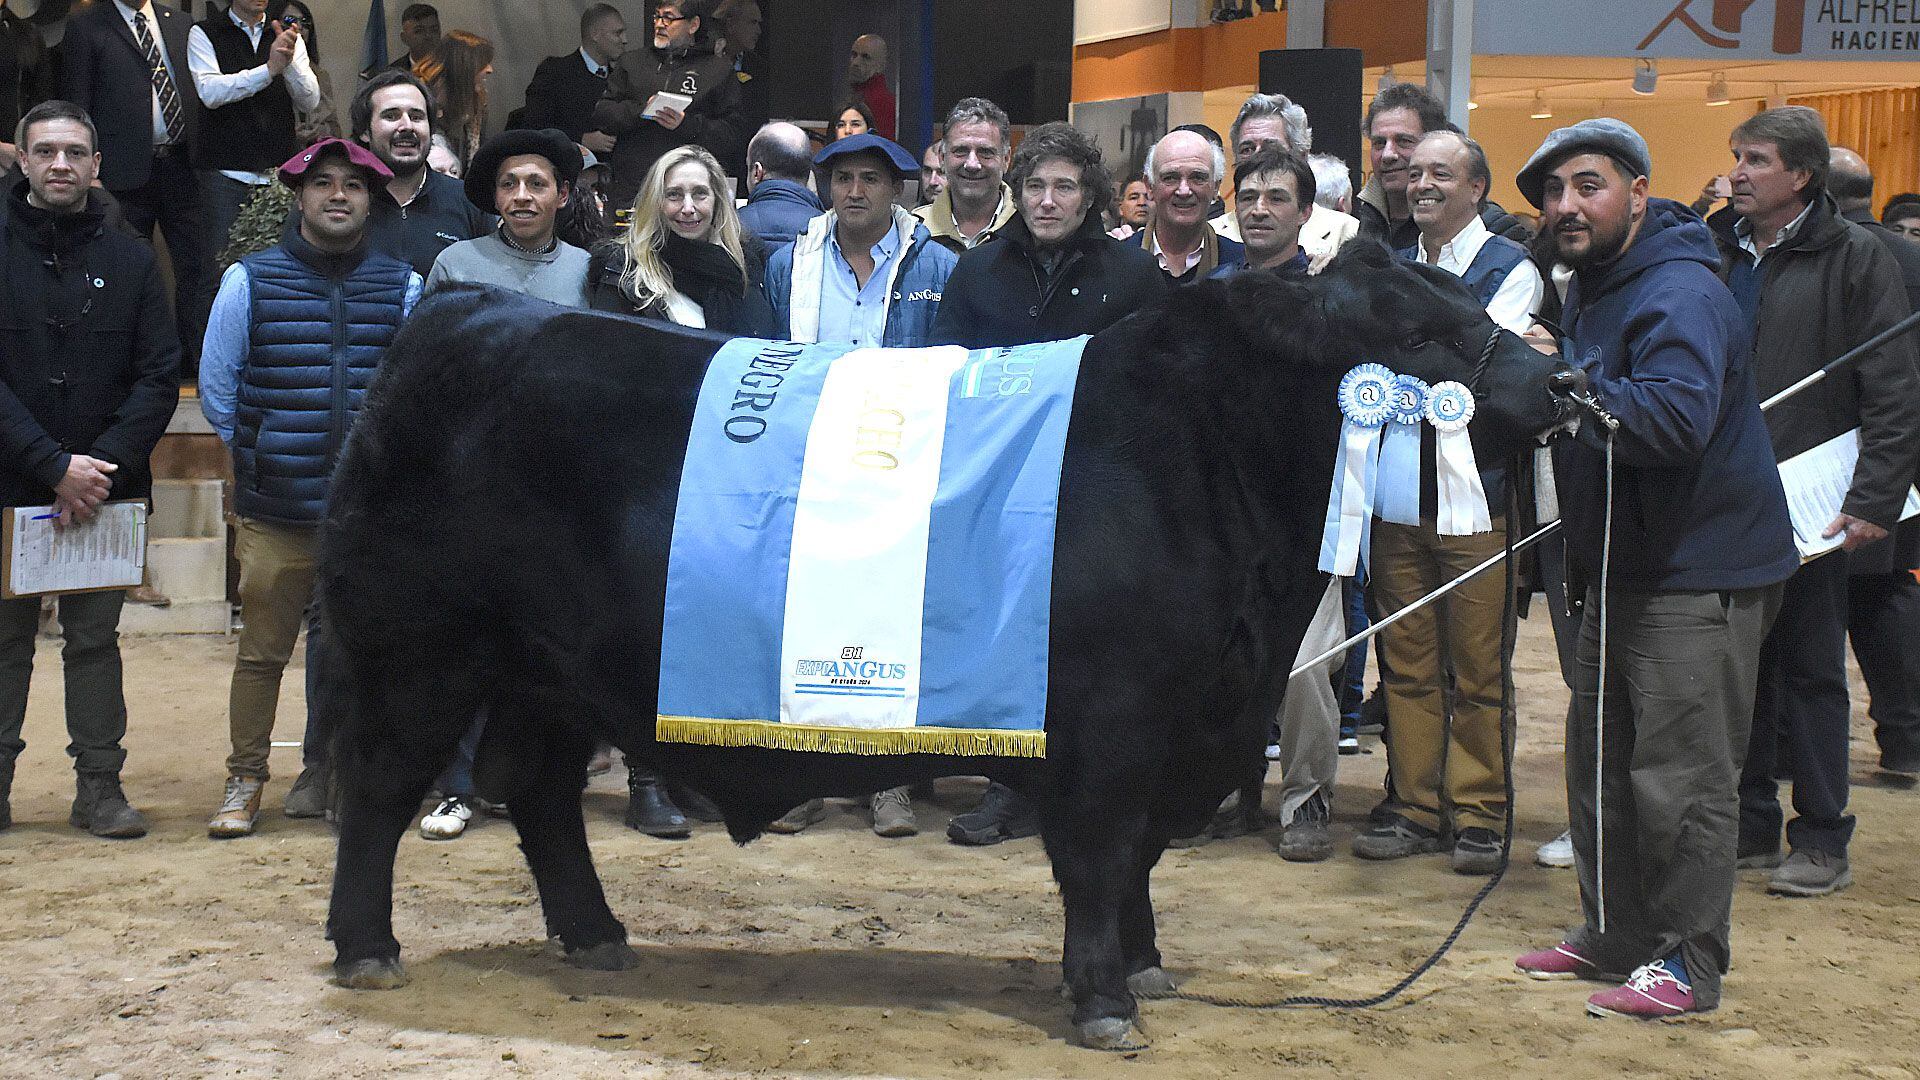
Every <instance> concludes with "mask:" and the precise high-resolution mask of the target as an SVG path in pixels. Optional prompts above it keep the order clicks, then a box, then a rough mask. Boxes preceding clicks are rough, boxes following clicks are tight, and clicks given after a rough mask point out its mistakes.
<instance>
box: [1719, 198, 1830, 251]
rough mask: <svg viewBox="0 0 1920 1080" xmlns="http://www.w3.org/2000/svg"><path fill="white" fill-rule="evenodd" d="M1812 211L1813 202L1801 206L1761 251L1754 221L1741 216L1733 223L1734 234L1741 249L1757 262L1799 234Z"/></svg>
mask: <svg viewBox="0 0 1920 1080" xmlns="http://www.w3.org/2000/svg"><path fill="white" fill-rule="evenodd" d="M1811 213H1813V203H1811V202H1809V203H1807V205H1805V206H1803V207H1801V208H1800V212H1799V213H1798V214H1795V215H1794V216H1793V220H1792V221H1789V222H1787V224H1786V226H1785V227H1784V228H1782V229H1781V230H1780V235H1778V236H1776V237H1774V238H1773V243H1772V244H1771V245H1769V246H1768V247H1767V250H1766V251H1761V250H1760V249H1759V247H1758V246H1756V245H1755V244H1754V242H1753V222H1752V221H1750V220H1748V219H1747V218H1741V219H1740V220H1739V221H1736V222H1734V223H1733V235H1734V236H1735V237H1737V238H1739V240H1740V250H1742V251H1744V252H1746V253H1747V254H1749V255H1751V256H1753V261H1754V262H1756V263H1757V262H1759V261H1760V260H1761V259H1764V258H1766V257H1767V252H1769V251H1772V250H1773V249H1774V248H1777V247H1779V246H1780V245H1781V244H1784V243H1786V242H1787V241H1789V240H1791V239H1793V238H1794V237H1795V236H1796V235H1798V234H1799V232H1800V227H1801V226H1802V225H1805V224H1806V223H1807V215H1808V214H1811Z"/></svg>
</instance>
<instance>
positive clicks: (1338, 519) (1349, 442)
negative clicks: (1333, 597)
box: [1320, 364, 1398, 577]
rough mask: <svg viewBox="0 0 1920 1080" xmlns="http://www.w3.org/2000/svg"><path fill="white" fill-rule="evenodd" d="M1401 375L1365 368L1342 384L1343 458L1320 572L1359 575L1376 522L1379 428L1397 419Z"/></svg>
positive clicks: (1330, 498) (1330, 503)
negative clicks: (1371, 525)
mask: <svg viewBox="0 0 1920 1080" xmlns="http://www.w3.org/2000/svg"><path fill="white" fill-rule="evenodd" d="M1397 378H1398V376H1396V375H1394V373H1393V372H1392V371H1390V370H1388V369H1387V368H1386V367H1385V366H1384V365H1381V364H1361V365H1360V366H1359V367H1356V368H1354V369H1353V370H1352V371H1349V372H1347V374H1346V377H1345V378H1343V379H1341V380H1340V393H1339V398H1338V401H1339V404H1340V414H1341V415H1342V416H1344V417H1346V423H1345V424H1344V425H1343V426H1342V427H1341V430H1340V454H1339V457H1338V458H1337V459H1336V460H1335V461H1334V463H1333V490H1332V491H1331V492H1330V493H1329V495H1328V497H1327V520H1326V527H1325V528H1324V529H1323V530H1322V532H1321V534H1320V569H1321V570H1322V571H1324V572H1326V573H1330V574H1337V575H1339V576H1341V577H1352V576H1353V575H1354V574H1355V573H1357V572H1358V571H1359V568H1360V559H1361V557H1362V555H1363V554H1364V552H1365V550H1366V546H1367V533H1368V524H1369V522H1370V521H1371V520H1372V518H1373V495H1374V484H1375V481H1376V477H1377V474H1378V471H1379V467H1380V461H1379V457H1380V433H1381V432H1380V429H1381V428H1382V427H1384V426H1385V425H1386V423H1387V421H1388V420H1390V419H1392V418H1393V413H1394V408H1393V389H1394V384H1395V380H1396V379H1397Z"/></svg>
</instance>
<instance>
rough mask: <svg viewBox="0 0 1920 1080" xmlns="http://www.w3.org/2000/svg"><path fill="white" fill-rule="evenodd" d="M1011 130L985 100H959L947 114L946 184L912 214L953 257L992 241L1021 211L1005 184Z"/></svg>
mask: <svg viewBox="0 0 1920 1080" xmlns="http://www.w3.org/2000/svg"><path fill="white" fill-rule="evenodd" d="M1012 132H1013V124H1012V122H1011V121H1009V120H1008V119H1007V112H1006V110H1005V109H1002V108H1001V107H1000V106H998V105H995V104H994V103H993V102H991V101H988V100H987V99H986V98H979V97H969V98H961V99H960V100H959V101H958V102H956V103H954V106H953V108H952V109H950V110H948V111H947V119H946V123H945V124H944V125H942V136H941V139H940V143H939V145H940V166H941V172H942V173H943V174H944V183H943V186H942V188H941V190H940V191H939V192H938V193H937V194H936V195H934V197H933V200H932V201H931V202H929V203H927V205H925V206H922V207H920V208H919V209H918V210H915V211H914V213H915V214H916V215H918V216H919V218H920V220H921V221H922V222H923V223H925V225H926V226H927V231H928V232H929V233H932V234H933V239H934V240H935V241H936V242H938V243H939V244H941V245H942V246H943V247H945V248H946V249H947V250H949V251H951V252H953V253H954V254H956V255H957V254H960V253H962V252H965V251H968V250H971V249H973V248H977V247H979V246H980V245H981V244H984V243H986V242H987V241H989V240H991V239H993V238H994V236H995V235H996V234H997V233H999V231H1000V230H1001V229H1003V228H1005V227H1006V224H1007V222H1009V221H1012V220H1013V216H1014V214H1016V213H1018V212H1019V207H1018V206H1017V204H1016V203H1015V202H1014V198H1013V191H1012V190H1011V189H1009V188H1008V187H1007V185H1006V182H1005V177H1006V173H1007V161H1008V160H1009V158H1010V156H1011V154H1012V152H1013V147H1012V138H1011V136H1012ZM923 175H924V172H923Z"/></svg>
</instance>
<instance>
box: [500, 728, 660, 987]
mask: <svg viewBox="0 0 1920 1080" xmlns="http://www.w3.org/2000/svg"><path fill="white" fill-rule="evenodd" d="M549 723H550V721H549ZM536 725H538V719H537V718H536V719H535V725H530V726H528V727H525V728H522V730H523V731H531V730H536V729H537V727H536ZM544 749H545V752H544V756H543V757H542V764H541V766H540V768H539V769H538V771H537V772H536V773H535V774H534V775H533V776H532V777H531V778H530V781H529V782H528V783H527V785H526V786H525V787H522V788H520V789H519V790H516V791H515V792H514V793H513V795H512V796H511V798H510V799H509V801H508V803H507V805H508V807H509V809H510V812H511V813H512V815H513V825H514V828H515V829H517V830H518V831H519V833H520V850H521V851H522V852H524V853H525V854H526V857H527V866H528V867H529V868H530V869H532V871H533V880H534V884H535V885H536V886H537V887H538V888H539V890H540V908H541V910H542V911H543V912H545V914H546V919H547V932H548V933H549V934H550V935H552V936H553V937H556V938H558V939H560V945H561V947H562V948H563V949H565V950H566V954H567V962H568V963H570V964H572V965H574V966H575V967H582V968H587V969H590V970H594V971H626V970H627V969H629V968H631V967H633V966H634V965H635V964H636V963H638V962H639V958H638V957H637V956H635V955H634V952H633V950H632V949H631V948H629V947H628V945H627V928H626V927H624V926H622V925H621V924H620V920H618V919H616V918H614V915H613V911H612V909H610V908H609V907H608V906H607V898H606V893H605V892H604V891H603V890H602V889H601V887H600V877H599V875H598V874H596V873H595V872H594V869H593V852H592V851H591V850H590V849H589V848H588V847H587V826H586V821H585V818H584V817H583V816H582V814H581V809H580V789H581V788H582V787H583V786H585V784H586V777H587V759H588V758H589V757H591V756H592V754H593V740H592V739H591V738H590V737H589V736H587V735H585V734H582V733H578V732H573V731H560V732H554V733H552V734H550V735H548V736H547V739H546V746H545V748H544Z"/></svg>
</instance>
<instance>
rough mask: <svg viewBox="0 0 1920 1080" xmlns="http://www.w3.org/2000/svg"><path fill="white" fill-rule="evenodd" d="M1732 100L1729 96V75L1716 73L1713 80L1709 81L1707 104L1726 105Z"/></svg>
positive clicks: (1722, 72)
mask: <svg viewBox="0 0 1920 1080" xmlns="http://www.w3.org/2000/svg"><path fill="white" fill-rule="evenodd" d="M1731 100H1732V99H1731V98H1729V97H1728V96H1727V73H1726V72H1724V71H1716V72H1714V73H1713V78H1711V79H1709V80H1707V104H1709V105H1725V104H1726V103H1727V102H1729V101H1731Z"/></svg>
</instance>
